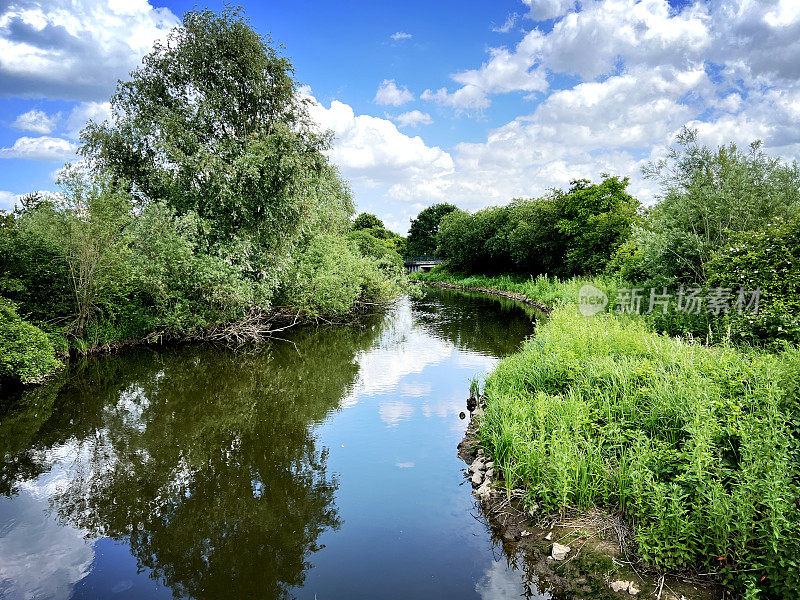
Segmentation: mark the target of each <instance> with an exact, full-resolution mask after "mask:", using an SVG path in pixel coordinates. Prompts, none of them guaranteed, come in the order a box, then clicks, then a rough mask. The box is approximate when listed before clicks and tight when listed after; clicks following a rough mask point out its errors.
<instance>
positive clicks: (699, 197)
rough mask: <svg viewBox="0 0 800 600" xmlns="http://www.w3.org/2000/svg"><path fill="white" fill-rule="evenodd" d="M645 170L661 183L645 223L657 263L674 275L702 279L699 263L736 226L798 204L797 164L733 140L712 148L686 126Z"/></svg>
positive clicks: (754, 225) (758, 222) (759, 223)
mask: <svg viewBox="0 0 800 600" xmlns="http://www.w3.org/2000/svg"><path fill="white" fill-rule="evenodd" d="M645 175H646V176H648V177H650V178H653V179H656V180H657V181H658V182H659V183H660V185H661V187H662V195H663V197H662V199H661V201H660V202H659V203H658V204H657V205H656V206H655V207H654V208H653V210H652V213H651V215H650V219H649V220H648V226H649V228H650V229H652V230H653V231H654V232H655V234H656V235H655V236H651V237H650V241H651V243H653V245H654V248H652V249H648V250H646V251H645V253H646V254H654V255H656V256H658V260H657V263H656V265H654V266H655V267H656V268H657V269H658V270H660V271H661V270H663V272H665V273H666V274H668V275H669V276H671V277H672V278H674V279H675V280H678V281H684V282H687V283H705V282H706V280H707V272H706V266H705V265H706V264H707V263H708V261H709V260H711V258H712V256H713V255H714V253H715V252H717V251H719V250H721V249H722V248H725V247H729V246H730V243H731V236H732V235H734V234H735V233H736V232H743V231H755V230H761V229H763V228H764V227H766V225H767V223H769V222H770V220H771V219H773V218H775V217H782V218H786V217H789V216H790V215H791V214H793V213H796V211H797V210H798V208H800V169H798V166H797V164H796V163H794V164H791V165H787V164H784V163H783V162H781V161H780V160H779V159H777V158H771V157H769V156H767V155H766V154H764V152H763V151H762V150H761V143H760V142H754V143H753V144H751V146H750V149H749V151H748V152H743V151H741V150H740V149H739V148H738V147H737V146H736V145H735V144H729V145H727V146H720V147H719V148H716V149H713V148H710V147H707V146H702V145H700V144H699V143H698V141H697V132H696V131H694V130H690V129H685V130H684V131H683V132H682V133H681V134H680V135H679V136H678V138H677V143H676V146H675V147H673V148H672V149H671V151H670V154H669V156H668V158H667V159H665V160H662V161H658V162H656V163H651V164H650V165H648V166H647V167H646V168H645Z"/></svg>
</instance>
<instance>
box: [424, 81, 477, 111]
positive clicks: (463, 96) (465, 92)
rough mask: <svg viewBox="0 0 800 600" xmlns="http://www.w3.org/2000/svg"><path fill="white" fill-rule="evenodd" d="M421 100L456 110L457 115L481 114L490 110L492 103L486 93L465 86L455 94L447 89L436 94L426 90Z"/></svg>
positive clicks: (437, 91)
mask: <svg viewBox="0 0 800 600" xmlns="http://www.w3.org/2000/svg"><path fill="white" fill-rule="evenodd" d="M420 98H422V99H423V100H427V101H428V102H435V103H436V104H439V105H440V106H450V107H452V108H454V109H456V112H457V113H461V112H466V111H475V112H477V113H479V112H480V111H482V110H483V109H485V108H489V105H490V104H491V101H490V100H489V98H488V97H487V96H486V92H485V91H483V90H482V89H481V88H479V87H478V86H476V85H471V84H470V85H465V86H464V87H462V88H459V89H457V90H456V91H454V92H448V91H447V88H446V87H443V88H439V89H438V90H436V91H435V92H434V91H432V90H425V91H424V92H422V94H420Z"/></svg>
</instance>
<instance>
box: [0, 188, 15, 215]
mask: <svg viewBox="0 0 800 600" xmlns="http://www.w3.org/2000/svg"><path fill="white" fill-rule="evenodd" d="M17 200H19V196H18V195H17V194H14V193H12V192H6V191H3V190H0V210H13V209H14V204H15V203H16V202H17Z"/></svg>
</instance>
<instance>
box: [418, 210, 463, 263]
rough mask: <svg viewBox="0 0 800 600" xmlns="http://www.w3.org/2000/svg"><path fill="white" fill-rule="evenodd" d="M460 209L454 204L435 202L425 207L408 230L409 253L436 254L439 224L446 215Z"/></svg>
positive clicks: (419, 254)
mask: <svg viewBox="0 0 800 600" xmlns="http://www.w3.org/2000/svg"><path fill="white" fill-rule="evenodd" d="M456 210H458V208H457V207H456V206H455V205H453V204H447V203H443V204H434V205H433V206H429V207H428V208H425V209H423V210H422V211H421V212H420V213H419V214H418V215H417V217H416V218H415V219H412V220H411V227H410V228H409V230H408V242H407V247H408V253H409V255H410V256H435V255H436V235H437V234H438V233H439V224H440V223H441V221H442V218H443V217H444V216H445V215H449V214H450V213H451V212H454V211H456Z"/></svg>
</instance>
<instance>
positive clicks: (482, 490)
mask: <svg viewBox="0 0 800 600" xmlns="http://www.w3.org/2000/svg"><path fill="white" fill-rule="evenodd" d="M472 493H473V494H475V495H476V496H477V497H478V498H479V499H480V500H489V498H491V497H492V489H491V488H490V487H489V483H488V482H487V481H484V482H483V485H481V486H480V487H479V488H478V489H477V490H474V491H473V492H472Z"/></svg>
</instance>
